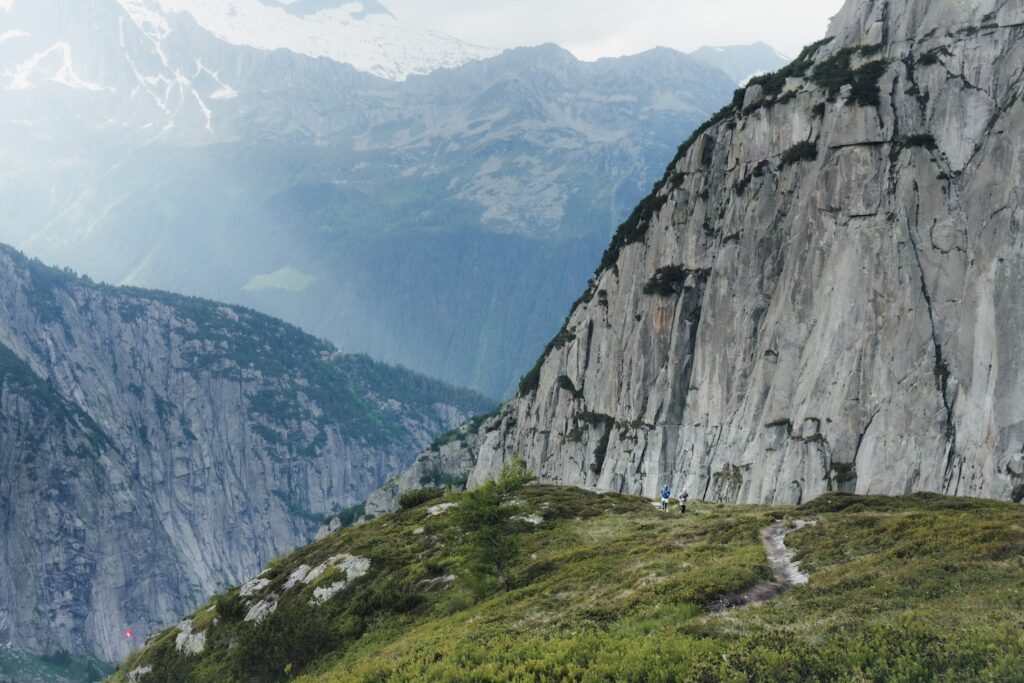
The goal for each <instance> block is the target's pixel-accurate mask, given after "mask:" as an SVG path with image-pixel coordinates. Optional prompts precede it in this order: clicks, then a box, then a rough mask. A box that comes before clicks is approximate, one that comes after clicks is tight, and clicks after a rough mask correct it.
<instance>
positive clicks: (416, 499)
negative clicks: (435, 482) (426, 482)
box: [398, 486, 444, 510]
mask: <svg viewBox="0 0 1024 683" xmlns="http://www.w3.org/2000/svg"><path fill="white" fill-rule="evenodd" d="M443 495H444V490H443V489H440V488H437V487H434V486H428V487H426V488H422V489H414V490H412V491H407V492H405V493H403V494H402V496H401V497H400V498H399V499H398V507H400V508H401V509H403V510H409V509H411V508H415V507H419V506H420V505H423V504H424V503H426V502H428V501H431V500H434V499H436V498H440V497H441V496H443Z"/></svg>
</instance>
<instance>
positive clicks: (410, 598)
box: [349, 578, 423, 619]
mask: <svg viewBox="0 0 1024 683" xmlns="http://www.w3.org/2000/svg"><path fill="white" fill-rule="evenodd" d="M422 602H423V593H422V592H420V591H419V590H417V589H416V587H415V586H413V585H412V584H411V583H409V582H408V581H407V580H403V579H396V578H391V579H387V580H385V581H383V582H380V583H376V584H373V585H372V586H369V587H367V588H365V589H364V590H361V591H359V592H357V593H356V594H355V595H353V596H352V600H351V601H350V603H349V611H350V612H351V613H352V614H355V615H357V616H359V617H362V618H363V619H368V618H371V617H373V616H375V615H377V614H381V613H391V614H405V613H407V612H411V611H413V610H414V609H416V608H417V607H418V606H419V605H420V604H421V603H422Z"/></svg>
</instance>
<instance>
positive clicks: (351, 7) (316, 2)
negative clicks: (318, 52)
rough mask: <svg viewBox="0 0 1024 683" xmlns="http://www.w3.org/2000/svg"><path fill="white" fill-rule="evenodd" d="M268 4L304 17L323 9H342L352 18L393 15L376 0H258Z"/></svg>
mask: <svg viewBox="0 0 1024 683" xmlns="http://www.w3.org/2000/svg"><path fill="white" fill-rule="evenodd" d="M259 2H260V3H262V4H264V5H266V6H268V7H275V8H281V9H283V10H284V11H285V12H287V13H288V14H292V15H294V16H297V17H305V16H308V15H310V14H316V13H317V12H322V11H325V10H333V9H344V10H345V11H347V12H349V14H350V16H351V17H352V18H353V19H356V20H359V19H365V18H366V17H368V16H370V15H373V14H384V15H387V16H393V15H392V14H391V12H390V11H389V10H388V8H387V7H385V6H384V5H382V4H380V3H379V2H376V0H365V1H364V2H352V0H259Z"/></svg>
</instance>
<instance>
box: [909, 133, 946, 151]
mask: <svg viewBox="0 0 1024 683" xmlns="http://www.w3.org/2000/svg"><path fill="white" fill-rule="evenodd" d="M903 144H904V145H906V146H907V147H924V148H925V149H930V150H936V149H938V147H939V146H938V144H937V143H936V142H935V136H934V135H932V134H931V133H919V134H917V135H911V136H909V137H908V138H907V139H906V140H904V143H903Z"/></svg>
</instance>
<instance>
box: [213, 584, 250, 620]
mask: <svg viewBox="0 0 1024 683" xmlns="http://www.w3.org/2000/svg"><path fill="white" fill-rule="evenodd" d="M213 606H214V607H215V608H216V609H217V616H218V617H220V618H221V620H222V621H241V620H242V618H243V617H244V616H245V613H246V612H247V611H248V610H246V607H245V603H244V602H242V598H241V597H239V595H238V589H231V590H229V591H226V592H224V593H218V594H217V595H215V596H213Z"/></svg>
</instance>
